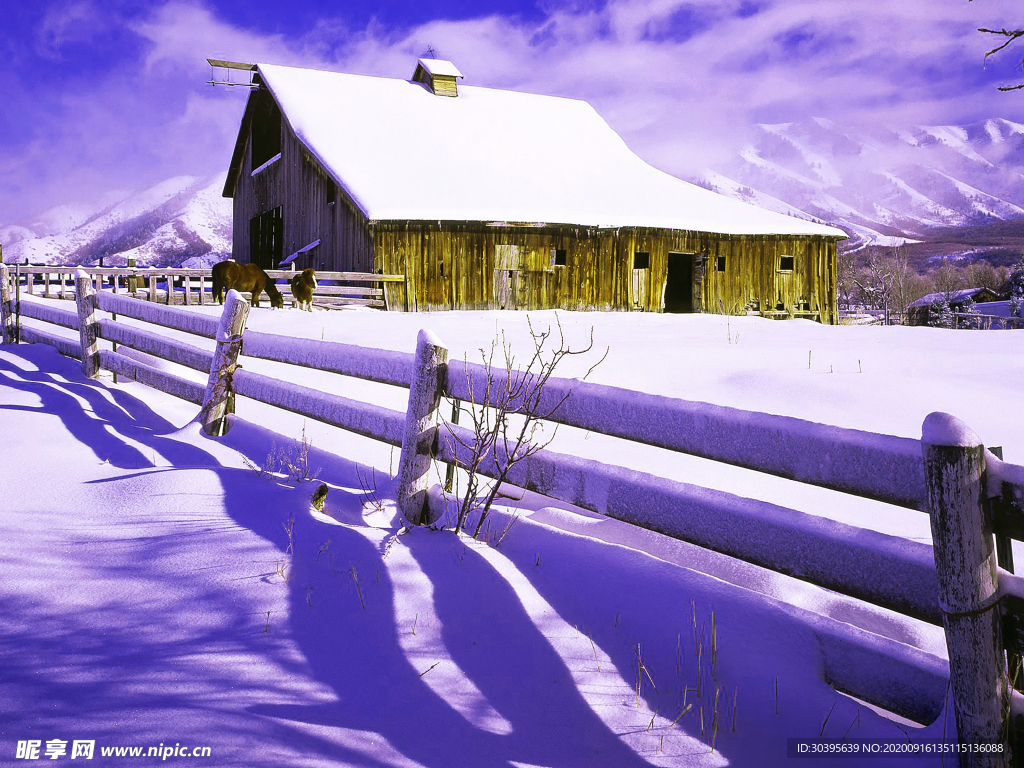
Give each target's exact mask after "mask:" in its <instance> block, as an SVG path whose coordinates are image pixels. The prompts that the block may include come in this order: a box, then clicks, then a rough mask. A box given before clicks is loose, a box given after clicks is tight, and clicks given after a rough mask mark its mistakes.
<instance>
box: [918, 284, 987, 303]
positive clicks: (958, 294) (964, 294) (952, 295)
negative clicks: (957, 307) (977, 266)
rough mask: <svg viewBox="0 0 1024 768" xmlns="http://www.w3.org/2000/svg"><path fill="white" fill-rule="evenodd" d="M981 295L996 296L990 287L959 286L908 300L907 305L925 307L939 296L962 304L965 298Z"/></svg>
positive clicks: (950, 301)
mask: <svg viewBox="0 0 1024 768" xmlns="http://www.w3.org/2000/svg"><path fill="white" fill-rule="evenodd" d="M979 294H980V295H981V296H982V297H985V296H988V295H991V296H992V297H993V298H994V297H996V296H997V294H996V292H995V291H993V290H992V289H991V288H961V289H959V290H956V291H951V292H949V293H944V292H943V291H939V292H937V293H929V294H927V295H926V296H922V297H921V298H920V299H918V300H917V301H912V302H910V303H909V304H908V305H907V306H908V307H927V306H930V305H931V304H932V302H935V301H938V300H939V299H941V298H944V297H945V298H946V299H947V300H948V301H949V303H950V304H962V303H963V302H965V301H967V299H973V298H974V297H976V296H978V295H979Z"/></svg>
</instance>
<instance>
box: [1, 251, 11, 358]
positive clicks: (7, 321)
mask: <svg viewBox="0 0 1024 768" xmlns="http://www.w3.org/2000/svg"><path fill="white" fill-rule="evenodd" d="M0 342H2V343H4V344H13V343H14V311H13V307H12V306H11V277H10V274H9V273H8V271H7V265H6V264H0Z"/></svg>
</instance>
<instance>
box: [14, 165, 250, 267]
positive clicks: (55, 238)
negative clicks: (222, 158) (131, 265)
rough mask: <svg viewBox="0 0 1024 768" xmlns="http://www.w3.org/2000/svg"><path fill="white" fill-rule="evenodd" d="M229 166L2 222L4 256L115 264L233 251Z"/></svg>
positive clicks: (181, 260) (205, 260)
mask: <svg viewBox="0 0 1024 768" xmlns="http://www.w3.org/2000/svg"><path fill="white" fill-rule="evenodd" d="M223 188H224V174H219V175H217V176H213V177H207V178H198V177H195V176H176V177H174V178H172V179H167V180H166V181H162V182H160V183H159V184H156V185H154V186H152V187H149V188H148V189H144V190H141V191H139V192H134V193H112V194H108V195H106V196H105V197H103V198H101V199H99V200H97V201H96V203H95V204H93V205H89V204H77V205H61V206H57V207H55V208H51V209H50V210H48V211H45V212H43V213H41V214H39V215H37V216H33V217H30V218H29V219H26V220H24V221H21V222H18V223H16V224H12V225H8V226H4V227H0V243H3V247H4V250H3V254H4V261H6V262H9V263H14V262H24V261H25V260H26V259H27V260H28V261H29V262H30V263H33V264H41V263H49V264H91V263H93V262H96V261H98V260H99V258H100V257H101V256H102V257H106V258H105V259H104V262H105V264H106V265H108V266H115V265H122V264H125V263H127V262H126V260H127V259H128V258H129V257H131V258H135V259H136V262H137V263H138V265H139V266H149V265H154V266H162V267H166V266H179V265H182V264H187V265H188V266H200V265H204V264H205V265H209V264H213V263H216V262H217V261H220V260H222V259H225V258H228V257H229V256H230V255H231V201H230V200H227V199H225V198H223V197H221V190H222V189H223Z"/></svg>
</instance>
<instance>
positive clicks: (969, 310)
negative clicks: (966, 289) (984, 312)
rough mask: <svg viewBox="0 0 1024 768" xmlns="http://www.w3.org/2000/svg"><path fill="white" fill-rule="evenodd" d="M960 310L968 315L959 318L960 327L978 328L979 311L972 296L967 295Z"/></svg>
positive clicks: (979, 324)
mask: <svg viewBox="0 0 1024 768" xmlns="http://www.w3.org/2000/svg"><path fill="white" fill-rule="evenodd" d="M960 312H961V313H962V314H965V315H969V317H962V318H960V327H961V328H980V327H981V323H980V318H979V317H978V316H979V315H980V314H981V313H980V312H979V311H978V305H977V304H975V303H974V298H973V297H971V296H968V297H967V298H966V299H964V303H963V304H962V305H961V307H960Z"/></svg>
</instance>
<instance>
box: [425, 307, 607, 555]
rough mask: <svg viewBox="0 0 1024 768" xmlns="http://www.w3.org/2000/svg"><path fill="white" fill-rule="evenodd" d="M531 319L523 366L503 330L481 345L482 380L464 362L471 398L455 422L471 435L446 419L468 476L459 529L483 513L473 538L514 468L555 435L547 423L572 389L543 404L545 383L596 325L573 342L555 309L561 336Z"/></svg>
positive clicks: (462, 405)
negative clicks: (488, 343)
mask: <svg viewBox="0 0 1024 768" xmlns="http://www.w3.org/2000/svg"><path fill="white" fill-rule="evenodd" d="M527 324H528V326H529V329H530V336H531V338H532V340H533V352H532V353H531V354H530V356H529V358H528V359H527V360H526V365H525V366H524V367H523V368H517V367H516V363H517V360H516V356H515V353H514V352H513V351H512V345H511V344H510V342H509V341H508V339H507V338H506V337H505V334H504V332H502V334H501V336H500V337H499V338H496V339H495V340H494V341H492V342H491V348H490V351H489V352H486V351H484V350H481V359H482V362H483V376H482V379H483V380H482V381H480V380H479V379H480V378H481V377H479V376H476V377H474V372H473V369H471V368H470V366H469V363H468V360H466V361H465V364H466V376H467V380H468V387H469V400H468V401H464V402H462V403H458V404H457V405H458V413H459V414H460V415H464V416H465V417H466V418H465V419H456V418H453V419H452V422H457V421H462V423H463V424H465V425H466V427H467V428H468V432H469V437H468V438H466V437H463V436H460V434H459V431H457V430H456V429H455V428H454V424H453V423H452V422H449V421H447V420H444V424H445V427H446V429H447V432H448V437H447V439H449V440H451V441H453V443H454V445H455V446H456V447H457V450H456V453H457V454H458V455H459V456H460V458H459V459H458V460H457V461H456V462H455V463H456V466H458V467H459V468H460V469H462V470H464V472H465V473H466V478H467V479H466V485H465V487H464V489H463V492H462V496H461V499H460V501H459V509H458V513H457V515H456V521H455V532H456V533H459V532H461V531H462V530H463V529H465V528H466V526H467V522H468V520H469V519H470V517H471V515H472V514H473V513H476V512H479V516H478V517H477V519H476V526H475V528H474V530H473V538H476V537H477V536H478V535H479V534H480V531H481V529H482V528H483V525H484V522H485V521H486V520H487V516H488V514H489V513H490V509H491V505H492V504H493V503H494V499H495V497H496V496H497V495H498V491H499V489H500V488H501V485H502V483H504V482H505V480H506V478H507V477H508V474H509V472H510V471H511V470H512V468H513V467H514V466H516V465H517V464H519V463H520V462H522V461H523V460H524V459H528V458H529V457H530V456H533V455H535V454H536V453H538V452H539V451H541V450H543V449H544V448H546V447H547V446H548V445H550V444H551V442H552V441H553V440H554V438H555V433H556V431H557V425H553V426H552V428H551V430H550V433H549V434H545V431H544V427H545V425H544V422H545V421H546V420H547V419H549V418H550V417H551V416H552V415H554V413H555V411H557V410H558V409H559V408H560V407H561V406H562V404H563V403H564V402H565V400H566V398H568V397H569V393H566V394H565V395H563V397H562V398H560V399H559V400H558V401H557V402H556V403H555V404H554V405H550V404H544V403H543V400H542V395H543V392H544V387H545V386H546V385H547V383H548V381H549V380H550V379H551V377H552V376H553V375H554V373H555V370H556V369H557V368H558V366H559V364H560V363H561V362H562V361H563V360H564V359H565V358H567V357H570V356H577V355H585V354H587V353H589V352H590V351H591V350H592V349H593V348H594V329H593V327H591V329H590V339H589V343H588V344H587V345H586V346H585V347H582V348H580V349H573V348H572V347H570V346H569V345H568V343H567V342H566V340H565V334H564V332H563V330H562V324H561V322H560V321H559V319H558V315H557V314H556V315H555V325H556V328H557V338H556V337H555V335H554V334H555V329H552V327H551V326H548V328H547V329H546V330H543V331H541V330H538V329H536V328H535V327H534V325H533V322H532V321H531V320H530V319H529V317H527ZM607 356H608V350H607V349H606V350H605V353H604V354H603V355H602V356H601V359H600V360H598V361H597V362H596V363H594V365H592V366H591V367H590V368H589V369H588V370H587V372H586V374H585V375H584V376H583V377H582V378H583V379H586V378H587V377H588V376H589V375H590V374H591V373H593V371H594V369H595V368H597V366H598V365H600V364H601V363H602V362H603V361H604V359H605V358H606V357H607ZM463 434H465V433H463ZM489 466H490V467H491V469H492V473H491V474H493V475H494V477H493V483H492V484H491V486H490V489H489V490H488V491H487V492H486V495H484V496H483V498H481V489H482V488H483V487H484V486H485V484H486V482H487V481H486V479H485V478H484V472H483V470H484V468H486V467H489Z"/></svg>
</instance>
